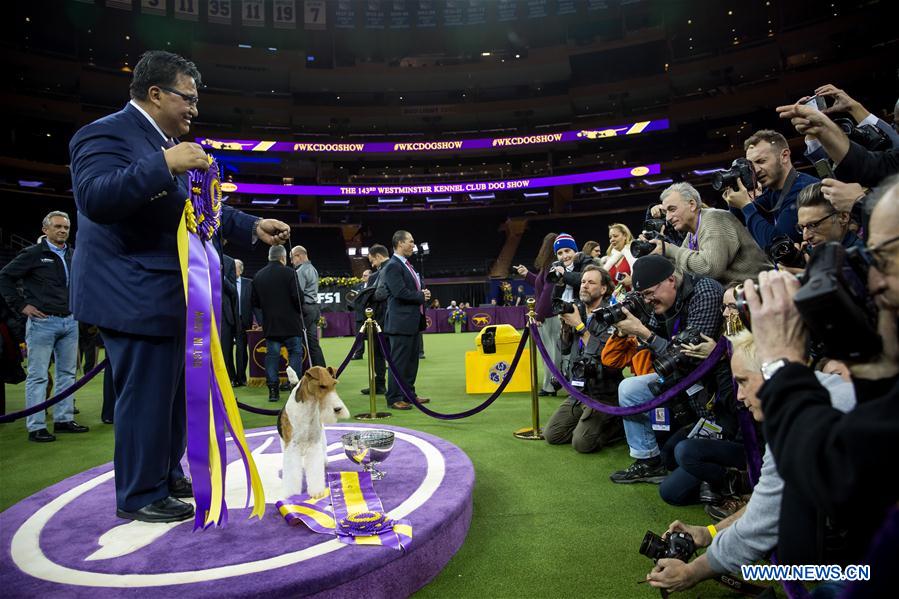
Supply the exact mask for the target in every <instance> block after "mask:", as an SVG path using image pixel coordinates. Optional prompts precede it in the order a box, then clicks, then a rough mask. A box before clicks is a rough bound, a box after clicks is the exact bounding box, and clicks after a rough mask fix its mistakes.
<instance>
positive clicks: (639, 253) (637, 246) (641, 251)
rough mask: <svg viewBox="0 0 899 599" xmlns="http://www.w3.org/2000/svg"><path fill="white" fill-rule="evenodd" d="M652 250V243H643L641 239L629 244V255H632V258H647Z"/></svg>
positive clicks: (653, 247)
mask: <svg viewBox="0 0 899 599" xmlns="http://www.w3.org/2000/svg"><path fill="white" fill-rule="evenodd" d="M654 249H656V246H655V244H654V243H650V242H648V241H643V240H642V239H635V240H633V241H632V242H631V254H633V256H634V258H642V257H643V256H648V255H650V254H651V253H652V252H653V250H654Z"/></svg>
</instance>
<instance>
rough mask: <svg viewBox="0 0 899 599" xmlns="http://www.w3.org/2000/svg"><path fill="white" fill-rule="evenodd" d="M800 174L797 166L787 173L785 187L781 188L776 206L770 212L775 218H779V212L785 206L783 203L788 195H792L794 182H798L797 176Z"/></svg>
mask: <svg viewBox="0 0 899 599" xmlns="http://www.w3.org/2000/svg"><path fill="white" fill-rule="evenodd" d="M798 176H799V173H798V172H796V169H795V168H791V169H790V174H788V175H787V180H786V181H785V182H784V186H783V189H781V190H780V195H779V196H778V198H777V203H776V204H774V207H773V208H771V210H770V211H769V212H768V214H770V215H771V216H772V217H773V218H775V219H776V218H777V214H778V213H779V212H780V209H781V208H782V207H783V203H784V202H785V201H786V200H787V196H788V195H790V190H791V189H793V184H794V183H796V177H798Z"/></svg>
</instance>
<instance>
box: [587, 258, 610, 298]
mask: <svg viewBox="0 0 899 599" xmlns="http://www.w3.org/2000/svg"><path fill="white" fill-rule="evenodd" d="M585 272H598V273H599V283H600V285H602V286H603V287H605V288H606V290H605V293H603V294H602V297H603V298H604V299H608V298H609V297H611V296H612V292H613V291H615V284H614V283H612V275H610V274H609V271H607V270H606V269H605V268H602V267H601V266H597V265H596V264H588V265H587V266H585V267H584V269H583V270H581V276H584V273H585Z"/></svg>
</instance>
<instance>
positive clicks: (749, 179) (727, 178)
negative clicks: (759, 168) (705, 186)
mask: <svg viewBox="0 0 899 599" xmlns="http://www.w3.org/2000/svg"><path fill="white" fill-rule="evenodd" d="M737 181H742V182H743V187H745V188H746V189H748V190H753V189H755V187H756V178H755V168H754V167H753V166H752V163H751V162H749V160H747V159H746V158H737V159H736V160H734V161H733V162H732V163H731V165H730V168H729V169H727V170H726V171H719V172H717V173H715V174H714V175H712V189H714V190H715V191H721V190H723V189H724V188H725V187H730V188H731V189H733V190H734V191H739V189H740V187H739V186H738V185H737Z"/></svg>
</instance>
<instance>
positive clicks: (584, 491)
mask: <svg viewBox="0 0 899 599" xmlns="http://www.w3.org/2000/svg"><path fill="white" fill-rule="evenodd" d="M350 341H351V340H350V339H348V338H340V339H325V340H323V343H322V347H323V349H324V352H325V355H326V357H327V359H328V362H329V364H332V365H334V366H335V367H336V366H337V365H338V364H339V363H340V361H341V360H342V359H343V357H344V356H345V355H346V352H347V351H348V350H349V348H350ZM425 349H426V354H427V358H426V359H425V360H422V361H421V363H420V369H419V373H418V382H417V385H416V386H417V388H418V392H419V393H420V394H421V395H423V396H426V397H430V398H431V399H432V402H431V403H430V404H429V405H428V407H430V408H432V409H434V410H436V411H441V412H458V411H461V410H463V409H467V408H470V407H473V406H474V405H477V404H478V403H480V401H482V400H483V399H484V398H485V397H486V396H485V395H476V396H469V395H466V393H465V374H464V371H465V366H464V359H465V352H466V351H470V350H473V349H474V334H473V333H461V334H442V335H426V336H425ZM366 363H367V362H365V361H355V362H351V363H350V366H349V368H347V370H346V371H345V372H344V374H343V375H342V376H341V378H340V384H339V386H338V391H339V392H340V395H341V397H342V398H343V400H344V402H345V403H346V404H347V406H348V407H349V409H350V412H351V413H359V412H366V411H368V398H367V396H362V395H361V394H360V393H359V390H360V389H361V388H362V387H366V386H368V383H367V380H366V376H367V374H366V368H365V365H366ZM24 387H25V386H24V383H23V384H20V385H16V386H11V385H7V386H6V392H7V411H15V410H19V409H22V408H23V407H24ZM238 392H239V394H238V397H239V399H240V400H241V401H243V402H245V403H249V404H252V405H256V406H260V407H265V408H268V407H270V404H269V403H268V401H267V395H266V393H267V392H266V390H265V389H264V388H252V389H247V388H244V389H238ZM101 397H102V382H101V381H100V378H99V377H98V378H97V379H96V380H94V381H92V382H90V383H89V384H88V385H87V386H86V387H85V389H84V390H82V391H81V392H79V393H78V395H77V398H78V400H77V405H78V408H79V409H80V410H81V414H80V415H79V416H78V417H77V420H78V422H80V423H81V424H85V425H88V426H90V427H91V431H90V433H88V434H83V435H59V437H58V440H57V441H56V442H55V443H47V444H36V443H29V442H28V441H27V439H26V432H25V425H24V421H19V422H15V423H12V424H4V425H0V483H2V484H0V509H6V508H7V507H9V506H10V505H12V504H13V503H15V502H17V501H19V500H21V499H22V498H24V497H27V496H29V495H31V494H32V493H35V492H37V491H38V490H40V489H43V488H44V487H46V486H48V485H50V484H53V483H55V482H58V481H60V480H62V479H64V478H66V477H68V476H71V475H73V474H75V473H78V472H81V471H83V470H86V469H88V468H90V467H93V466H97V465H99V464H103V463H106V462H109V461H111V460H112V446H113V435H112V427H111V426H110V425H105V424H103V423H101V422H100V403H101V401H102V399H101ZM378 401H379V404H378V409H381V410H383V409H384V408H385V406H386V404H385V403H384V398H383V396H379V398H378ZM561 401H562V398H561V397H559V398H555V397H546V398H541V400H540V419H541V423H542V424H545V423H546V421H547V420H548V419H549V416H550V415H551V414H552V412H553V410H554V409H555V408H556V407H557V406H558V405H559V403H561ZM242 417H243V422H244V425H245V427H246V428H256V427H261V426H268V425H271V424H273V423H274V418H272V417H269V416H258V415H255V414H250V413H247V412H242ZM387 422H388V423H389V424H391V425H396V426H403V427H408V428H412V429H415V430H420V431H424V432H427V433H430V434H432V435H436V436H438V437H442V438H444V439H446V440H448V441H450V442H452V443H454V444H456V445H457V446H459V447H460V448H461V449H462V450H463V451H465V453H466V454H468V456H469V457H470V458H471V461H472V462H473V463H474V467H475V473H476V483H475V488H474V514H473V517H472V522H471V529H470V530H469V533H468V538H467V539H466V541H465V543H464V545H463V546H462V548H461V549H460V550H459V552H458V553H457V554H456V555H455V556H454V557H453V558H452V560H451V561H450V562H449V564H448V565H447V566H446V568H445V569H444V570H443V572H441V573H440V574H439V575H438V576H437V577H436V578H435V579H434V580H433V581H432V582H431V583H430V584H429V585H427V586H426V587H425V588H423V589H422V590H421V591H419V592H418V593H417V596H419V597H553V598H555V597H602V598H605V597H609V598H627V597H658V592H657V591H656V590H654V589H652V588H651V587H649V586H648V585H646V584H639V585H638V584H637V582H638V581H640V580H643V579H644V577H645V575H646V573H647V572H648V571H649V570H650V568H651V566H652V563H651V562H650V560H649V559H647V558H646V557H644V556H642V555H640V554H639V553H638V552H637V549H638V547H639V545H640V541H641V539H642V538H643V535H644V534H645V533H646V531H647V530H653V531H654V532H656V533H659V534H661V533H663V532H664V531H665V529H666V527H667V525H668V524H669V523H670V522H672V521H673V520H675V519H681V520H683V521H686V522H690V523H694V524H708V523H709V520H708V518H707V517H706V515H705V513H704V512H703V511H702V509H701V508H700V507H688V508H677V507H673V506H669V505H667V504H665V503H664V502H663V501H662V500H661V499H660V498H659V496H658V487H657V486H656V485H648V484H634V485H615V484H613V483H611V482H610V481H609V474H611V473H612V472H614V471H615V470H618V469H621V468H624V467H626V466H627V465H628V464H630V462H631V458H630V457H628V454H627V447H626V446H625V445H623V444H622V445H619V446H616V447H613V448H608V449H603V450H602V451H601V452H599V453H596V454H591V455H582V454H578V453H576V452H575V451H574V450H573V449H571V447H570V446H550V445H547V444H546V442H544V441H523V440H519V439H516V438H515V437H513V436H512V433H513V431H515V430H516V429H518V428H522V427H527V426H529V425H530V422H531V410H530V394H528V393H510V394H507V395H504V396H503V397H501V398H500V399H498V400H497V401H496V402H495V403H494V404H493V405H492V406H490V407H489V408H488V409H487V410H485V411H484V412H481V413H480V414H478V415H476V416H473V417H470V418H467V419H464V420H455V421H442V420H436V419H432V418H430V417H428V416H425V415H424V414H422V413H421V412H419V411H417V410H414V411H410V412H401V411H396V412H394V417H393V418H391V419H390V420H389V421H387ZM112 509H113V506H110V510H112ZM683 596H685V597H697V596H702V597H734V596H737V595H735V594H734V593H731V592H729V591H728V590H727V589H725V588H723V587H721V586H719V585H717V584H715V583H713V582H707V583H704V584H703V585H701V586H699V587H696V588H695V589H693V590H692V591H689V592H687V593H685V594H684V595H683Z"/></svg>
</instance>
